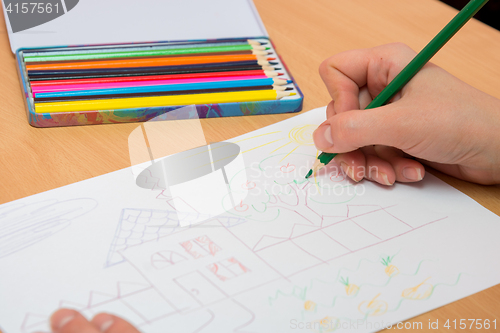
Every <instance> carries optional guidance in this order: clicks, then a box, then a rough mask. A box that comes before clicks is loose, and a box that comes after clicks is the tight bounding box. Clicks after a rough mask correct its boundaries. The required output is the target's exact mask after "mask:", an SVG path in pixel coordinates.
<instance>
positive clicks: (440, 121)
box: [314, 44, 500, 185]
mask: <svg viewBox="0 0 500 333" xmlns="http://www.w3.org/2000/svg"><path fill="white" fill-rule="evenodd" d="M415 55H416V53H415V52H414V51H413V50H411V49H410V48H409V47H407V46H406V45H403V44H388V45H382V46H378V47H374V48H372V49H361V50H352V51H347V52H343V53H340V54H337V55H335V56H333V57H330V58H328V59H327V60H325V61H324V62H323V63H322V64H321V66H320V69H319V72H320V74H321V77H322V78H323V81H324V82H325V84H326V86H327V88H328V91H329V92H330V95H331V96H332V99H333V101H332V102H330V104H329V105H328V108H327V118H328V120H326V121H325V122H324V123H323V124H322V125H320V126H319V127H318V129H317V130H316V131H315V133H314V142H315V144H316V147H317V148H318V149H319V150H321V151H324V152H328V153H342V154H339V155H338V156H337V157H335V160H336V161H337V162H338V163H339V164H341V166H342V167H343V169H344V171H345V172H346V173H347V174H348V175H349V176H350V177H351V178H352V179H354V180H355V181H359V180H361V179H363V178H368V179H371V180H375V181H377V182H379V183H381V184H386V185H391V184H393V183H394V182H395V181H400V182H413V181H418V180H421V179H422V177H423V176H424V167H423V166H422V164H420V163H419V162H417V161H416V160H414V159H411V157H412V156H413V157H415V158H417V159H418V161H420V162H421V163H424V164H427V165H429V166H431V167H433V168H435V169H437V170H440V171H442V172H445V173H447V174H450V175H452V176H455V177H457V178H461V179H465V180H468V181H472V182H477V183H481V184H495V183H500V100H498V99H496V98H494V97H492V96H490V95H488V94H486V93H483V92H481V91H479V90H477V89H475V88H473V87H471V86H469V85H467V84H466V83H464V82H462V81H460V80H459V79H457V78H456V77H454V76H452V75H451V74H449V73H448V72H446V71H445V70H443V69H441V68H440V67H438V66H436V65H434V64H431V63H428V64H427V65H425V66H424V67H423V68H422V69H421V70H420V72H419V73H417V75H415V77H414V78H413V79H412V80H411V81H410V82H409V83H408V84H407V85H406V86H405V87H404V88H403V89H402V90H401V92H399V93H398V94H397V95H396V96H395V97H394V98H393V100H392V102H391V103H390V104H387V105H385V106H382V107H379V108H376V109H371V110H362V109H364V108H365V107H366V106H367V105H368V104H369V103H370V101H371V100H372V99H373V97H375V96H376V95H378V94H379V93H380V92H381V91H382V89H384V87H385V86H386V85H387V84H388V83H389V82H390V81H391V80H392V79H393V78H394V77H395V76H396V75H397V74H398V73H399V72H400V71H401V70H402V69H403V68H404V67H405V66H406V65H407V64H408V63H409V62H410V61H411V60H412V59H413V58H414V57H415ZM471 66H473V64H471ZM360 109H361V110H360ZM374 145H376V146H374Z"/></svg>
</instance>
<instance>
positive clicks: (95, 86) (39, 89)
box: [31, 75, 292, 97]
mask: <svg viewBox="0 0 500 333" xmlns="http://www.w3.org/2000/svg"><path fill="white" fill-rule="evenodd" d="M259 79H268V77H267V76H264V75H245V76H222V77H207V78H192V79H189V78H188V79H173V80H147V81H132V82H109V83H87V84H85V83H84V84H61V85H58V84H54V85H48V86H32V87H31V91H32V95H33V97H35V94H37V93H53V92H66V91H76V90H101V89H118V88H134V87H146V86H161V85H173V84H185V83H202V82H221V81H241V80H259ZM288 83H292V81H291V80H286V79H281V78H278V79H276V78H274V79H273V84H275V85H285V84H288Z"/></svg>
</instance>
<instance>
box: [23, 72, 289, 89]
mask: <svg viewBox="0 0 500 333" xmlns="http://www.w3.org/2000/svg"><path fill="white" fill-rule="evenodd" d="M279 74H281V75H283V73H277V72H274V71H264V70H250V71H224V72H220V71H219V72H197V73H185V74H168V75H154V74H152V75H144V74H142V75H137V76H109V77H98V78H83V79H82V78H76V79H61V80H43V79H40V80H39V81H31V82H30V83H31V86H32V87H43V86H51V85H55V84H57V85H73V84H97V83H116V82H136V81H151V80H181V79H195V78H220V77H233V76H266V77H277V76H280V75H279Z"/></svg>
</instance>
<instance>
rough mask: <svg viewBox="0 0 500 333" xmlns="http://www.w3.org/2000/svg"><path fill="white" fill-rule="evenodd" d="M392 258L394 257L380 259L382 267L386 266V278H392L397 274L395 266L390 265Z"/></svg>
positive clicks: (397, 270)
mask: <svg viewBox="0 0 500 333" xmlns="http://www.w3.org/2000/svg"><path fill="white" fill-rule="evenodd" d="M393 258H394V256H392V257H389V256H388V257H387V258H382V265H384V266H386V267H385V274H387V276H389V277H394V276H396V275H398V274H399V269H398V268H397V267H396V266H394V265H391V261H392V259H393Z"/></svg>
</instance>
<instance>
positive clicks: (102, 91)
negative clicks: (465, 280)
mask: <svg viewBox="0 0 500 333" xmlns="http://www.w3.org/2000/svg"><path fill="white" fill-rule="evenodd" d="M148 82H150V81H148ZM291 82H292V81H291V80H281V79H272V78H265V79H264V78H263V79H246V80H245V79H243V80H219V81H201V82H191V83H180V84H179V83H177V84H162V85H146V86H137V85H136V86H131V87H109V85H105V84H100V85H98V88H94V89H91V88H89V89H86V90H68V91H60V90H56V91H49V92H36V93H34V97H35V98H71V97H80V96H98V95H121V94H138V93H153V92H168V91H186V90H201V89H222V88H234V87H255V86H273V85H276V86H283V85H285V84H288V83H291ZM87 86H88V85H87ZM69 87H71V85H70V86H69ZM269 89H272V88H269Z"/></svg>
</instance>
